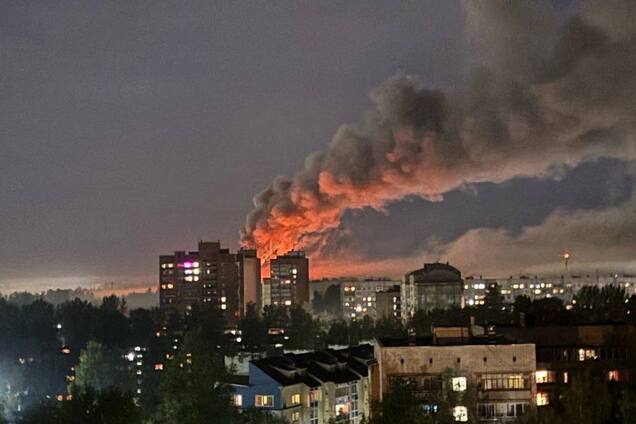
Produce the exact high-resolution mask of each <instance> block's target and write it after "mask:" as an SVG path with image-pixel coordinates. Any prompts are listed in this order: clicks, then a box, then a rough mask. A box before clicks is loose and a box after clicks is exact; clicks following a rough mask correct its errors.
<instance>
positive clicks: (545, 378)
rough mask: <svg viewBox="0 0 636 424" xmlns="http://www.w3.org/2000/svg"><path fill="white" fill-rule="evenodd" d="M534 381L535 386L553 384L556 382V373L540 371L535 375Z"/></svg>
mask: <svg viewBox="0 0 636 424" xmlns="http://www.w3.org/2000/svg"><path fill="white" fill-rule="evenodd" d="M535 379H536V381H537V384H542V383H554V382H555V380H556V373H555V372H554V371H547V370H540V371H537V372H536V373H535Z"/></svg>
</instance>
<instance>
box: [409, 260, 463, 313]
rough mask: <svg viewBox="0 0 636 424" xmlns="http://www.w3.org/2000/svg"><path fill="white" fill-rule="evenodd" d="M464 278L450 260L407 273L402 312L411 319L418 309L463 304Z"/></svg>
mask: <svg viewBox="0 0 636 424" xmlns="http://www.w3.org/2000/svg"><path fill="white" fill-rule="evenodd" d="M463 288H464V281H463V280H462V274H461V272H459V270H458V269H457V268H455V267H453V266H450V265H449V264H447V263H446V264H443V263H439V262H435V263H432V264H424V267H423V268H420V269H417V270H415V271H412V272H409V273H408V274H406V275H405V276H404V284H403V285H402V314H403V318H404V319H409V318H410V317H412V316H413V314H414V313H415V312H417V311H423V312H429V311H432V310H433V309H447V308H450V307H454V306H456V307H461V306H463V304H462V290H463Z"/></svg>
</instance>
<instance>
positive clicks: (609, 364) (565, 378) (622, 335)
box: [497, 324, 636, 406]
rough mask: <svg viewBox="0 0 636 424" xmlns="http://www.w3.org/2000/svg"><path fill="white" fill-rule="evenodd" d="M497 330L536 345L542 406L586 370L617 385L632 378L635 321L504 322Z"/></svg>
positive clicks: (539, 395)
mask: <svg viewBox="0 0 636 424" xmlns="http://www.w3.org/2000/svg"><path fill="white" fill-rule="evenodd" d="M497 332H498V333H500V334H503V335H505V337H507V338H509V339H511V340H515V341H517V342H519V343H533V344H534V345H535V346H536V357H537V371H536V383H537V397H536V402H537V404H538V405H539V406H546V405H550V403H551V402H552V401H553V400H554V398H555V397H556V396H558V392H559V390H562V389H563V388H565V387H567V385H569V384H571V383H572V382H573V381H575V380H576V379H577V378H578V377H579V376H581V375H583V374H585V373H591V374H596V377H597V378H599V379H604V380H605V381H607V382H611V383H612V384H613V385H614V386H617V387H620V385H622V384H624V383H626V382H627V381H629V379H630V375H629V369H630V365H629V358H630V357H633V356H632V355H636V352H634V347H635V345H634V343H633V342H632V340H634V337H636V326H634V325H631V324H591V325H567V326H566V325H559V326H549V327H521V326H500V327H498V328H497Z"/></svg>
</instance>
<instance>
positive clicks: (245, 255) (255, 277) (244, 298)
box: [236, 249, 263, 317]
mask: <svg viewBox="0 0 636 424" xmlns="http://www.w3.org/2000/svg"><path fill="white" fill-rule="evenodd" d="M236 259H237V264H238V273H239V283H240V284H239V315H240V316H241V317H243V316H245V311H246V309H247V305H248V304H249V303H253V304H254V305H255V306H256V308H257V310H259V311H260V310H261V309H262V307H263V305H262V296H263V294H262V286H261V260H260V258H259V257H258V256H257V255H256V250H255V249H240V250H239V251H238V253H237V255H236Z"/></svg>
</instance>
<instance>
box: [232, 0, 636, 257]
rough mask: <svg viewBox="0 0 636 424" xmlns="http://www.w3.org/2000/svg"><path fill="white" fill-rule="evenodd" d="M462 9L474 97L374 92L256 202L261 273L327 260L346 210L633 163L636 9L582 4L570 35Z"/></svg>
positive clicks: (508, 15) (491, 6) (608, 1)
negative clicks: (308, 259)
mask: <svg viewBox="0 0 636 424" xmlns="http://www.w3.org/2000/svg"><path fill="white" fill-rule="evenodd" d="M464 9H465V14H466V32H467V34H468V37H469V40H470V42H471V45H472V46H474V49H475V51H476V55H475V63H474V70H473V71H472V73H471V77H470V79H469V80H468V82H467V84H466V86H465V87H464V88H463V89H461V90H458V91H455V92H449V93H444V92H441V91H438V90H433V89H430V88H427V87H426V86H425V85H424V84H423V83H422V82H421V81H420V80H418V79H417V78H416V77H411V76H396V77H393V78H391V79H389V80H388V81H386V82H385V83H384V84H382V85H381V86H380V87H378V88H376V89H375V90H373V91H372V92H371V95H370V98H371V101H372V103H373V108H372V109H371V110H369V111H368V112H367V113H366V114H365V115H364V116H363V117H362V119H361V120H360V122H358V123H357V124H350V125H343V126H341V127H340V128H339V129H338V130H337V132H336V134H335V136H334V137H333V139H332V140H331V142H330V143H329V145H328V148H327V150H326V151H324V152H319V153H313V154H311V155H310V156H309V157H308V158H307V159H306V161H305V164H304V167H303V168H302V169H301V170H300V171H299V172H298V173H297V174H296V175H294V176H293V177H277V178H276V179H274V181H273V182H272V183H271V184H270V185H269V187H267V189H265V190H264V191H263V192H261V193H259V194H258V195H257V196H255V198H254V209H253V210H252V211H251V212H250V213H249V215H248V216H247V220H246V224H245V227H244V228H243V230H242V232H241V242H242V244H244V245H248V246H253V247H256V248H258V250H259V253H260V255H261V257H263V258H265V259H267V258H269V257H271V256H273V255H276V254H277V253H281V252H284V251H287V250H290V249H292V248H304V249H306V250H309V251H314V252H315V253H314V254H315V255H316V254H318V255H319V254H320V253H321V252H325V251H328V250H329V247H330V242H331V240H334V239H337V237H334V234H337V233H338V231H339V229H340V223H341V218H342V216H343V214H344V213H345V212H346V211H347V210H355V209H362V208H374V209H377V210H383V208H384V207H385V206H386V205H387V204H389V203H390V202H394V201H397V200H400V199H403V198H405V197H408V196H420V197H422V198H425V199H429V200H431V201H439V200H442V198H443V195H444V194H445V193H447V192H449V191H451V190H455V189H458V188H462V187H466V186H467V185H469V184H471V183H479V182H486V181H488V182H494V183H499V182H503V181H506V180H509V179H511V178H514V177H520V176H526V177H546V176H551V175H557V174H558V170H559V168H560V167H562V166H564V165H566V166H575V165H577V164H579V163H582V162H584V161H589V160H593V159H595V158H598V157H612V158H619V159H623V160H631V159H634V158H635V157H636V143H635V135H636V96H634V93H635V92H636V72H635V70H636V47H635V46H636V25H634V24H633V23H634V22H635V21H636V2H633V1H631V0H604V1H590V2H586V3H585V4H584V5H583V7H582V9H581V12H580V13H579V14H578V15H577V16H575V17H573V18H571V19H569V20H568V21H567V22H559V21H558V20H557V19H556V18H555V16H553V15H552V13H553V12H552V11H551V10H548V9H542V8H540V7H539V6H538V5H537V4H535V3H533V2H509V1H503V0H501V1H490V0H489V1H470V2H469V1H466V2H465V3H464Z"/></svg>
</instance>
